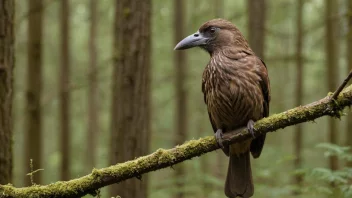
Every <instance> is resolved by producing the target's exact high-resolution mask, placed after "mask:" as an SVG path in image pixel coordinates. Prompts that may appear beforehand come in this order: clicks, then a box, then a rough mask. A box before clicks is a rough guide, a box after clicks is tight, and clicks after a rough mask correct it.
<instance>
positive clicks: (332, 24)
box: [325, 0, 339, 170]
mask: <svg viewBox="0 0 352 198" xmlns="http://www.w3.org/2000/svg"><path fill="white" fill-rule="evenodd" d="M325 6H326V13H325V17H326V18H325V20H326V58H327V60H326V67H327V68H326V69H327V74H328V75H327V82H328V88H329V91H335V89H336V88H337V83H336V79H337V70H338V54H339V52H338V43H339V40H338V32H337V31H338V18H337V17H336V16H337V15H338V1H335V0H326V5H325ZM329 141H330V143H332V144H337V143H338V142H337V125H336V120H335V119H333V118H329ZM329 167H330V169H331V170H337V169H338V159H337V157H336V156H330V158H329Z"/></svg>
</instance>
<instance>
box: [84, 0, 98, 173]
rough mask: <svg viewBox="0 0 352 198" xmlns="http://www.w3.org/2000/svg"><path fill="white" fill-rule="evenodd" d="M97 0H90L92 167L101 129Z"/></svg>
mask: <svg viewBox="0 0 352 198" xmlns="http://www.w3.org/2000/svg"><path fill="white" fill-rule="evenodd" d="M97 4H98V1H97V0H90V28H89V58H90V69H89V76H88V78H89V79H88V84H89V90H88V140H87V146H88V149H87V151H88V152H87V156H86V157H87V164H86V166H87V167H88V168H89V169H91V168H93V167H94V166H95V156H96V143H97V140H96V138H97V137H98V136H97V135H96V133H98V131H99V116H98V109H99V107H98V82H97V75H98V70H97V47H96V32H97V30H96V26H97Z"/></svg>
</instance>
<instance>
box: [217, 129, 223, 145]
mask: <svg viewBox="0 0 352 198" xmlns="http://www.w3.org/2000/svg"><path fill="white" fill-rule="evenodd" d="M223 135H224V133H223V132H222V130H221V129H218V130H217V131H216V133H215V139H216V142H217V143H218V145H219V146H220V148H224V144H223V140H222V136H223Z"/></svg>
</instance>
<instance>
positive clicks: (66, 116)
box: [59, 0, 70, 180]
mask: <svg viewBox="0 0 352 198" xmlns="http://www.w3.org/2000/svg"><path fill="white" fill-rule="evenodd" d="M69 9H70V8H69V1H68V0H61V10H60V19H61V66H60V68H61V71H60V76H59V77H60V79H59V82H60V88H59V90H60V106H59V107H60V119H61V123H60V126H61V131H60V134H61V139H60V147H61V148H60V150H61V180H68V179H69V177H70V167H69V164H70V91H69V79H70V51H69V43H70V40H69V38H70V37H69V14H70V11H69Z"/></svg>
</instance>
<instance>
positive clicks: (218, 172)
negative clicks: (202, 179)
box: [204, 0, 228, 197]
mask: <svg viewBox="0 0 352 198" xmlns="http://www.w3.org/2000/svg"><path fill="white" fill-rule="evenodd" d="M213 3H214V8H215V18H224V11H225V9H224V6H225V2H224V0H217V1H213ZM206 114H208V113H207V112H206ZM207 119H209V118H207ZM216 158H217V159H216V162H215V167H214V168H212V169H213V170H212V172H213V175H214V176H215V177H217V178H218V179H219V180H220V181H225V179H226V177H225V173H226V169H225V170H224V169H223V167H226V166H227V164H228V157H227V156H226V155H224V154H223V153H217V155H216ZM212 161H213V160H212ZM208 166H209V165H208ZM208 168H209V167H208ZM208 172H209V171H208ZM212 187H213V188H214V189H216V190H219V191H222V187H220V186H219V185H212ZM209 188H210V186H209V184H208V187H207V190H208V191H209V190H210V189H209ZM204 191H205V190H204ZM206 196H207V195H205V197H206Z"/></svg>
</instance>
